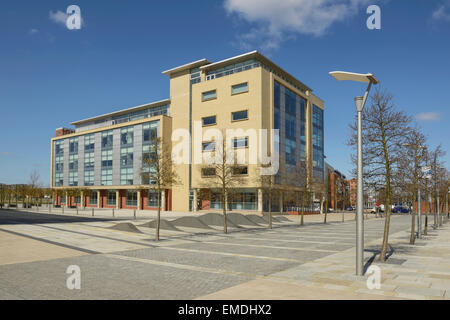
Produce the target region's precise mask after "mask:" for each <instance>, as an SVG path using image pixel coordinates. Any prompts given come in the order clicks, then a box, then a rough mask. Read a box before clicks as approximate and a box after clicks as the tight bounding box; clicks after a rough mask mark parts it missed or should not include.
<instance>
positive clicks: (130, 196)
mask: <svg viewBox="0 0 450 320" xmlns="http://www.w3.org/2000/svg"><path fill="white" fill-rule="evenodd" d="M126 205H127V206H128V207H136V206H137V192H136V191H127V201H126Z"/></svg>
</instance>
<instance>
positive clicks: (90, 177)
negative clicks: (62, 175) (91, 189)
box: [84, 170, 94, 186]
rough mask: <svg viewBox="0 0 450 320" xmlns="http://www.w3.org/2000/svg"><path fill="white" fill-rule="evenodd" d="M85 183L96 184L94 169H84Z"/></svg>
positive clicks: (86, 184)
mask: <svg viewBox="0 0 450 320" xmlns="http://www.w3.org/2000/svg"><path fill="white" fill-rule="evenodd" d="M84 185H85V186H93V185H94V170H88V171H84Z"/></svg>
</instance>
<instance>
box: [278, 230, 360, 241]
mask: <svg viewBox="0 0 450 320" xmlns="http://www.w3.org/2000/svg"><path fill="white" fill-rule="evenodd" d="M270 233H271V234H277V233H276V232H270ZM278 235H280V234H278ZM281 236H283V237H287V238H308V236H306V235H302V234H298V235H294V234H292V235H291V234H282V235H281ZM309 237H312V238H324V239H333V238H336V239H349V240H354V239H355V237H325V236H317V235H315V236H309Z"/></svg>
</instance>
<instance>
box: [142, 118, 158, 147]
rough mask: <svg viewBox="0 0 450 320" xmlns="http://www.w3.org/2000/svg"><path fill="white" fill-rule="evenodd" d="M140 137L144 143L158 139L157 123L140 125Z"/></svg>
mask: <svg viewBox="0 0 450 320" xmlns="http://www.w3.org/2000/svg"><path fill="white" fill-rule="evenodd" d="M142 136H143V142H144V143H149V142H151V141H155V139H156V138H157V137H158V121H154V122H151V123H146V124H144V125H142Z"/></svg>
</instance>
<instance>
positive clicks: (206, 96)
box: [202, 90, 217, 101]
mask: <svg viewBox="0 0 450 320" xmlns="http://www.w3.org/2000/svg"><path fill="white" fill-rule="evenodd" d="M215 98H217V94H216V90H211V91H207V92H203V93H202V101H206V100H211V99H215Z"/></svg>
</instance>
